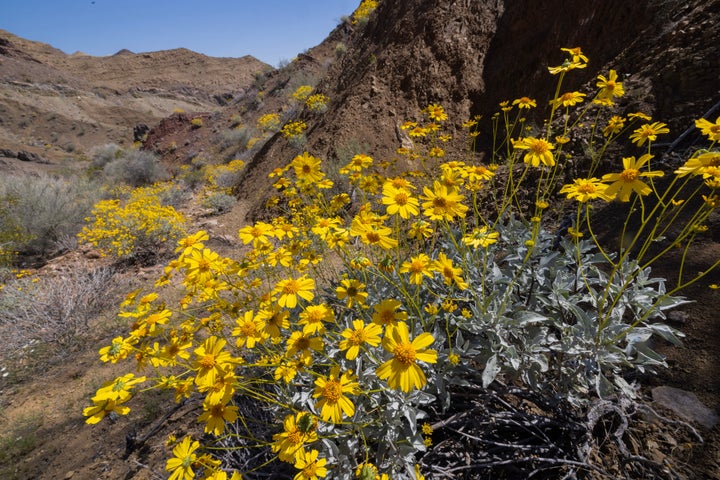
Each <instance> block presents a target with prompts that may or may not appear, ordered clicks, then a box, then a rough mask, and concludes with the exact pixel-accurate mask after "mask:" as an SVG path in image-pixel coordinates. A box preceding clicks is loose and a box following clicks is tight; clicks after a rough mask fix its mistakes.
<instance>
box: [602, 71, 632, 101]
mask: <svg viewBox="0 0 720 480" xmlns="http://www.w3.org/2000/svg"><path fill="white" fill-rule="evenodd" d="M597 79H598V82H597V83H596V85H597V87H598V88H599V89H600V92H598V97H600V98H610V99H612V98H613V97H622V96H623V95H625V89H624V88H623V85H622V82H618V81H617V79H618V76H617V72H616V71H615V70H610V73H608V76H607V78H605V76H604V75H598V77H597Z"/></svg>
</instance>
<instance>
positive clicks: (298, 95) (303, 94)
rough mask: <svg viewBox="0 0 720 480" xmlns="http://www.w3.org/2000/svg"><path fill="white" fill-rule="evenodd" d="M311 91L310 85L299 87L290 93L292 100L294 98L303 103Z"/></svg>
mask: <svg viewBox="0 0 720 480" xmlns="http://www.w3.org/2000/svg"><path fill="white" fill-rule="evenodd" d="M312 91H313V87H312V85H300V86H299V87H297V89H295V91H294V92H293V93H292V98H294V99H295V100H297V101H298V102H304V101H305V100H307V98H308V97H309V96H310V94H311V93H312Z"/></svg>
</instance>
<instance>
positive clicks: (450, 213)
mask: <svg viewBox="0 0 720 480" xmlns="http://www.w3.org/2000/svg"><path fill="white" fill-rule="evenodd" d="M423 193H424V195H423V196H421V197H420V199H421V200H424V202H423V204H422V208H423V213H424V214H425V216H427V217H428V218H429V219H430V220H448V221H450V220H452V219H453V218H454V217H461V218H463V217H465V212H467V211H468V207H467V206H466V205H464V204H463V203H462V201H463V200H464V199H465V197H464V196H463V195H461V194H459V193H458V192H457V190H455V189H454V188H448V187H447V186H446V185H443V184H442V183H440V182H439V181H437V180H435V182H434V183H433V189H432V190H430V189H429V188H428V187H423Z"/></svg>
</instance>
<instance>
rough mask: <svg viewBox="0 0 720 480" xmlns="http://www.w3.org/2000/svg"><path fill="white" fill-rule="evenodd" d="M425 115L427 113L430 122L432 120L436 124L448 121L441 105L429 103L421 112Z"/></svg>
mask: <svg viewBox="0 0 720 480" xmlns="http://www.w3.org/2000/svg"><path fill="white" fill-rule="evenodd" d="M423 111H424V112H425V113H427V116H428V118H429V119H430V120H434V121H436V122H444V121H445V120H447V119H448V116H447V113H445V109H444V108H443V107H442V105H438V104H437V103H431V104H430V105H428V106H427V107H425V110H423Z"/></svg>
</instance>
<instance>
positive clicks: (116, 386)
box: [93, 373, 146, 403]
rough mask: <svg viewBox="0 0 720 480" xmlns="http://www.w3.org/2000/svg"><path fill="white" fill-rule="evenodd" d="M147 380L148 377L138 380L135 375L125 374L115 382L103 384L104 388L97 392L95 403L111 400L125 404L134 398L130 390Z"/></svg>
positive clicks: (94, 398)
mask: <svg viewBox="0 0 720 480" xmlns="http://www.w3.org/2000/svg"><path fill="white" fill-rule="evenodd" d="M145 380H146V377H137V378H136V377H135V374H133V373H128V374H125V375H123V376H122V377H117V378H116V379H115V380H111V381H109V382H105V383H103V385H102V387H100V388H99V389H98V390H97V392H95V396H94V397H93V401H98V400H108V399H109V400H115V401H118V402H117V403H122V402H125V401H127V400H129V399H130V397H132V393H130V390H131V389H132V388H133V387H134V386H135V385H137V384H138V383H143V382H144V381H145Z"/></svg>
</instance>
